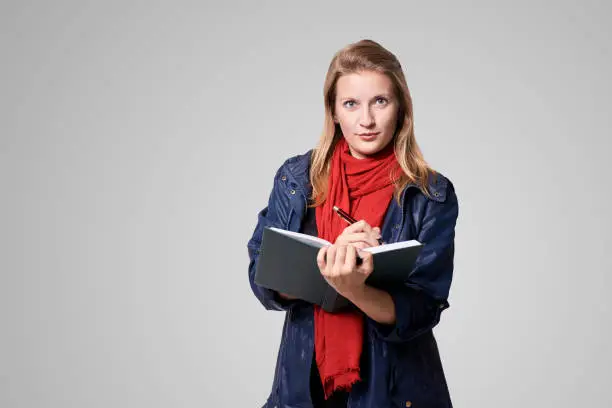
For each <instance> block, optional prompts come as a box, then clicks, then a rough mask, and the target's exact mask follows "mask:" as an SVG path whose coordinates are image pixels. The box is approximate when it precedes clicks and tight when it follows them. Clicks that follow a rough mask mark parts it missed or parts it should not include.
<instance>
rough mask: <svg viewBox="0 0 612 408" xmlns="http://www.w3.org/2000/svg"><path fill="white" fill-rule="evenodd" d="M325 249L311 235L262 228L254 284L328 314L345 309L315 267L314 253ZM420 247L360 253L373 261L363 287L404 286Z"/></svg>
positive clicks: (392, 246)
mask: <svg viewBox="0 0 612 408" xmlns="http://www.w3.org/2000/svg"><path fill="white" fill-rule="evenodd" d="M327 245H332V244H331V243H330V242H328V241H326V240H324V239H321V238H318V237H314V236H312V235H308V234H302V233H299V232H293V231H287V230H283V229H279V228H274V227H266V228H265V229H264V232H263V238H262V243H261V246H260V248H259V259H258V261H257V269H256V271H255V283H256V284H257V285H259V286H262V287H265V288H268V289H272V290H275V291H278V292H282V293H286V294H288V295H292V296H295V297H297V298H299V299H302V300H305V301H307V302H310V303H313V304H317V305H319V306H321V307H322V308H323V309H324V310H326V311H328V312H334V311H338V310H341V309H343V308H345V307H347V306H349V305H350V302H349V301H348V300H346V299H345V298H344V297H342V296H341V295H340V294H338V292H336V291H335V290H334V288H332V287H331V286H330V285H329V284H328V283H327V282H326V281H325V279H324V278H323V276H321V272H320V271H319V267H318V266H317V253H318V252H319V249H320V248H322V247H324V246H327ZM422 246H423V244H421V243H420V242H418V241H415V240H412V241H401V242H394V243H390V244H383V245H380V246H376V247H369V248H365V249H363V251H367V252H370V253H371V254H372V255H373V260H374V271H373V272H372V273H371V274H370V276H368V278H367V280H366V284H368V285H370V286H374V287H378V288H380V289H385V288H388V287H389V286H391V285H396V284H399V283H402V282H404V281H405V280H406V279H407V278H408V275H409V274H410V271H411V270H412V268H413V267H414V264H415V262H416V259H417V257H418V255H419V253H420V251H421V248H422ZM358 263H359V262H358Z"/></svg>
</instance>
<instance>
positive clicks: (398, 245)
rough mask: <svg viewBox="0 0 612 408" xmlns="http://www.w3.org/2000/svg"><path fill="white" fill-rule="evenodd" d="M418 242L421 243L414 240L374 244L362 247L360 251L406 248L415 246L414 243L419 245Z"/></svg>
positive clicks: (374, 252) (373, 251)
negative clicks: (373, 245)
mask: <svg viewBox="0 0 612 408" xmlns="http://www.w3.org/2000/svg"><path fill="white" fill-rule="evenodd" d="M420 244H421V243H420V242H419V241H416V240H411V241H400V242H394V243H392V244H384V245H379V246H375V247H368V248H364V249H362V251H367V252H369V253H371V254H376V253H379V252H387V251H393V250H395V249H399V248H407V247H411V246H416V245H420Z"/></svg>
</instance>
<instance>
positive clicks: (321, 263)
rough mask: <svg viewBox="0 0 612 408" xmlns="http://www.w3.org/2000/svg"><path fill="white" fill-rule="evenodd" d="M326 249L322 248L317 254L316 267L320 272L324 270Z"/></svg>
mask: <svg viewBox="0 0 612 408" xmlns="http://www.w3.org/2000/svg"><path fill="white" fill-rule="evenodd" d="M327 248H328V247H326V246H324V247H323V248H321V249H319V253H318V254H317V265H318V266H319V269H321V270H323V269H325V266H326V262H325V255H326V254H327Z"/></svg>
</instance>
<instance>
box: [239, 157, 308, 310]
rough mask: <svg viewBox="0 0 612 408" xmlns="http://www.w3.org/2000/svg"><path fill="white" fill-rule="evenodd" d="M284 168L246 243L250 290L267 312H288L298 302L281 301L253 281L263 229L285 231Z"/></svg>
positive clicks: (287, 201)
mask: <svg viewBox="0 0 612 408" xmlns="http://www.w3.org/2000/svg"><path fill="white" fill-rule="evenodd" d="M284 168H285V167H284V166H281V167H280V168H279V169H278V171H277V172H276V175H275V176H274V184H273V187H272V191H271V193H270V196H269V198H268V205H267V206H266V207H265V208H263V209H262V210H261V211H260V212H259V213H258V215H257V225H256V226H255V231H254V232H253V235H252V237H251V238H250V239H249V241H248V243H247V249H248V253H249V283H250V285H251V290H252V291H253V293H254V294H255V296H256V297H257V299H259V301H260V302H261V304H262V305H263V306H264V307H265V308H266V309H267V310H288V309H289V308H290V307H291V306H292V305H293V304H295V303H297V302H299V300H286V299H282V298H280V297H279V296H278V293H277V292H276V291H273V290H271V289H268V288H263V287H261V286H259V285H257V284H256V283H255V281H254V279H255V271H256V270H257V260H258V259H259V248H260V246H261V240H262V236H263V231H264V228H265V227H276V228H283V229H286V225H287V220H288V217H289V214H290V212H291V209H290V205H289V200H288V199H287V197H286V194H285V193H284V192H283V191H282V188H283V186H282V184H281V183H282V182H281V177H282V172H283V170H284Z"/></svg>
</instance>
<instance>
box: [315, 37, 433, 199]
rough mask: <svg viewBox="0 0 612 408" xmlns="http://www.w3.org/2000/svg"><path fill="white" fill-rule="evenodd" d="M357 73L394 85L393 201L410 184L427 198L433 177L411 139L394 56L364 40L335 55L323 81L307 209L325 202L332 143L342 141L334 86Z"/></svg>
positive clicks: (408, 108)
mask: <svg viewBox="0 0 612 408" xmlns="http://www.w3.org/2000/svg"><path fill="white" fill-rule="evenodd" d="M361 71H375V72H379V73H382V74H385V75H387V77H389V79H391V81H392V83H393V85H394V90H395V97H396V98H397V100H398V101H399V111H398V116H397V117H398V122H397V127H396V131H395V135H394V136H393V140H392V141H391V142H390V143H394V152H395V156H396V158H397V161H398V162H399V165H400V167H401V169H402V170H403V174H401V175H399V177H392V178H393V179H395V182H394V184H395V189H394V197H395V199H396V200H397V202H398V204H401V203H400V199H401V194H402V191H403V190H404V188H405V187H406V186H407V185H408V184H410V183H414V184H416V185H417V186H418V187H419V188H420V189H421V191H422V192H423V193H424V194H425V195H427V196H430V194H429V191H428V189H427V185H428V176H429V174H435V171H434V170H433V169H432V168H431V167H429V165H428V164H427V163H426V162H425V159H424V158H423V154H422V153H421V149H420V148H419V146H418V145H417V142H416V139H415V136H414V120H413V114H412V98H411V97H410V91H409V90H408V85H407V84H406V78H405V77H404V73H403V72H402V67H401V65H400V63H399V61H398V59H397V58H396V57H395V55H393V54H392V53H391V52H389V51H388V50H387V49H385V48H384V47H383V46H381V45H380V44H378V43H377V42H375V41H372V40H367V39H365V40H361V41H359V42H356V43H353V44H349V45H347V46H346V47H344V48H343V49H341V50H340V51H338V52H337V53H336V54H335V55H334V57H333V59H332V61H331V63H330V65H329V69H328V71H327V75H326V77H325V84H324V87H323V95H324V102H325V118H324V123H323V132H322V134H321V137H320V138H319V142H318V144H317V146H316V147H315V148H314V150H313V152H312V156H311V161H310V182H311V184H312V187H313V190H312V200H313V204H312V205H311V207H316V206H318V205H320V204H322V203H323V202H324V201H325V199H326V196H327V188H328V177H329V171H330V163H331V158H332V155H333V151H334V148H335V146H336V143H337V142H338V140H339V139H340V138H341V137H343V136H342V131H341V129H340V126H339V125H338V124H336V123H334V119H333V117H334V103H335V99H336V83H337V81H338V78H340V77H341V76H343V75H347V74H352V73H357V72H361ZM396 176H397V175H396Z"/></svg>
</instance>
